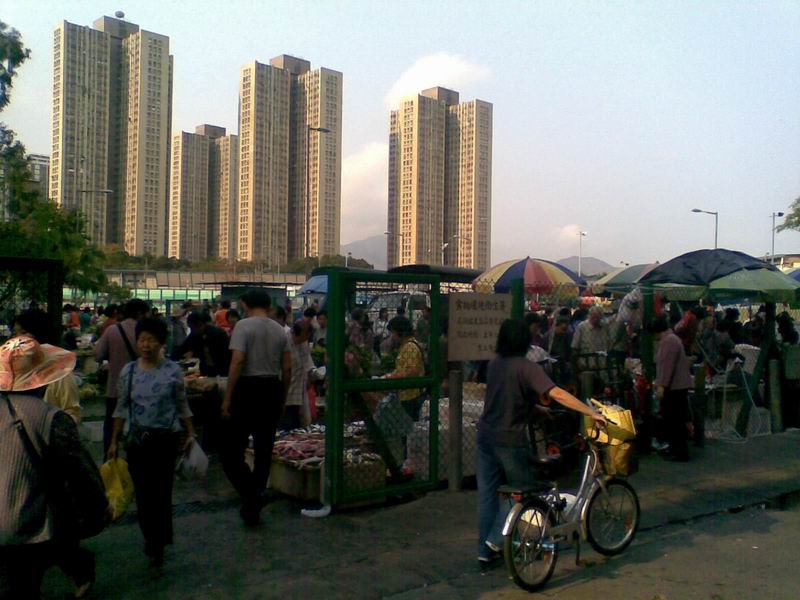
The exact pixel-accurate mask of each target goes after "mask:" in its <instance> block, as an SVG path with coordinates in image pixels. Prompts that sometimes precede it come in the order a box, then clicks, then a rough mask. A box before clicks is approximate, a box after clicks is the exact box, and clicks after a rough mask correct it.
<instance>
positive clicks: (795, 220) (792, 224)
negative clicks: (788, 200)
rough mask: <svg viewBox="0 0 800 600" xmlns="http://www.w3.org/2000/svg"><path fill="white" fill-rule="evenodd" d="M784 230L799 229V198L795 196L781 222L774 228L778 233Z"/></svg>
mask: <svg viewBox="0 0 800 600" xmlns="http://www.w3.org/2000/svg"><path fill="white" fill-rule="evenodd" d="M786 230H793V231H800V198H796V199H795V201H794V202H792V204H791V205H790V206H789V212H787V213H786V217H785V218H784V219H783V223H781V224H780V225H778V226H777V227H776V228H775V231H777V232H779V233H780V232H781V231H786Z"/></svg>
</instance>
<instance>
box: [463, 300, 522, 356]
mask: <svg viewBox="0 0 800 600" xmlns="http://www.w3.org/2000/svg"><path fill="white" fill-rule="evenodd" d="M449 308H450V313H449V317H448V331H447V360H450V361H460V360H490V359H492V358H494V350H495V347H496V346H497V333H498V332H499V331H500V325H501V324H502V323H503V321H505V320H506V319H508V318H510V317H511V294H473V293H461V292H459V293H455V294H450V306H449Z"/></svg>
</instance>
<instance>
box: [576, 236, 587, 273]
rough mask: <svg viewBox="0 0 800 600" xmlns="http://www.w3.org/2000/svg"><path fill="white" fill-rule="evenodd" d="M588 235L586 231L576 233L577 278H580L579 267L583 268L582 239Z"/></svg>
mask: <svg viewBox="0 0 800 600" xmlns="http://www.w3.org/2000/svg"><path fill="white" fill-rule="evenodd" d="M588 234H589V232H588V231H579V232H578V277H580V276H581V267H582V266H583V265H582V263H583V238H585V237H586V236H587V235H588Z"/></svg>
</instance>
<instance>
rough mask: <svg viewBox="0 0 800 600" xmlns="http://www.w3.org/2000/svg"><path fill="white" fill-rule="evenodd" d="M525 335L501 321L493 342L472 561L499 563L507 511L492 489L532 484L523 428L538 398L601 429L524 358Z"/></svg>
mask: <svg viewBox="0 0 800 600" xmlns="http://www.w3.org/2000/svg"><path fill="white" fill-rule="evenodd" d="M529 346H530V329H529V328H528V325H527V324H526V323H525V321H523V320H521V319H506V320H505V321H503V324H502V325H501V326H500V333H499V334H498V336H497V356H496V357H495V358H494V359H492V360H491V361H490V362H489V366H488V369H487V375H486V401H485V403H484V407H483V414H482V415H481V418H480V420H479V421H478V452H477V459H476V462H477V465H476V466H477V476H478V529H479V540H478V560H479V561H480V562H481V563H484V564H485V563H490V562H492V561H493V560H494V559H496V558H498V557H499V553H500V542H501V537H502V536H501V530H502V526H503V522H504V521H505V517H506V513H507V507H501V506H500V501H499V498H498V495H497V489H498V488H499V487H500V485H501V484H503V483H508V484H510V485H515V486H527V485H531V484H532V483H534V479H535V475H534V473H533V469H532V465H531V458H532V451H531V440H530V439H529V436H528V425H529V423H530V422H531V420H532V417H533V414H534V405H535V403H536V402H537V401H538V399H539V396H540V395H542V394H547V395H548V396H549V397H550V398H551V399H552V400H555V401H556V402H558V403H559V404H561V405H563V406H565V407H567V408H570V409H572V410H575V411H577V412H579V413H582V414H584V415H587V416H589V417H591V418H592V419H594V421H595V424H596V425H598V426H600V427H604V426H605V419H603V417H602V416H601V415H600V414H599V413H597V412H596V411H595V410H594V409H592V408H591V407H589V406H588V405H586V404H584V403H583V402H581V401H580V400H578V399H577V398H575V397H574V396H573V395H572V394H570V393H569V392H566V391H564V390H563V389H561V388H559V387H557V386H556V385H555V384H554V383H553V382H552V381H551V380H550V378H549V377H548V376H547V375H546V374H545V372H544V370H543V369H542V367H540V366H539V365H538V364H535V363H533V362H531V361H529V360H527V359H526V358H525V354H526V353H527V352H528V347H529Z"/></svg>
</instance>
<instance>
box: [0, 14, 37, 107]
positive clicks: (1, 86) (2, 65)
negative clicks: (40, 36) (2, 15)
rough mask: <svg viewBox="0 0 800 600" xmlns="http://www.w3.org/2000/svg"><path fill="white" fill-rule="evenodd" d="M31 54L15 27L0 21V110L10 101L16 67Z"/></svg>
mask: <svg viewBox="0 0 800 600" xmlns="http://www.w3.org/2000/svg"><path fill="white" fill-rule="evenodd" d="M30 55H31V51H30V50H29V49H28V48H26V47H25V46H24V45H23V44H22V36H20V34H19V31H17V30H16V29H9V27H8V25H6V24H5V23H3V22H2V21H0V111H2V110H3V109H4V108H5V107H6V106H7V105H8V103H9V102H11V88H12V87H13V85H14V77H15V76H16V74H17V73H16V68H17V67H19V66H20V65H21V64H22V63H24V62H25V60H26V59H27V58H28V57H29V56H30Z"/></svg>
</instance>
